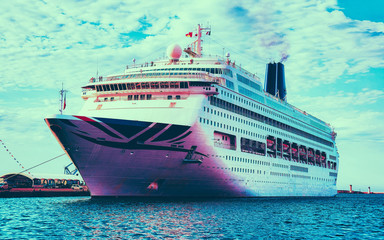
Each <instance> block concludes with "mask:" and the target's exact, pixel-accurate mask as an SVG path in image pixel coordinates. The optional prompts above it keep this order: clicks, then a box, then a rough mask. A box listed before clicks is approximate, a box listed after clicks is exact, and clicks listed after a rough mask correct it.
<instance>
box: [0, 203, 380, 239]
mask: <svg viewBox="0 0 384 240" xmlns="http://www.w3.org/2000/svg"><path fill="white" fill-rule="evenodd" d="M383 202H384V196H356V197H354V196H348V197H345V196H344V197H343V196H342V197H336V198H278V199H273V198H264V199H263V198H262V199H124V198H118V199H113V198H112V199H111V198H107V199H100V198H96V199H91V198H87V197H85V198H84V197H81V198H25V199H0V218H1V219H0V239H12V238H15V236H17V237H18V238H25V239H29V238H38V239H39V238H40V239H44V238H46V237H48V236H49V237H50V238H59V239H74V238H85V239H88V238H91V239H92V238H95V239H100V238H112V239H132V238H135V239H180V238H183V239H202V238H210V239H211V238H213V239H256V238H272V239H286V238H295V239H313V238H315V239H316V238H317V239H324V238H336V239H345V238H355V239H361V238H371V239H380V238H381V237H382V230H383V227H384V225H383V222H384V218H383V217H382V216H384V205H383Z"/></svg>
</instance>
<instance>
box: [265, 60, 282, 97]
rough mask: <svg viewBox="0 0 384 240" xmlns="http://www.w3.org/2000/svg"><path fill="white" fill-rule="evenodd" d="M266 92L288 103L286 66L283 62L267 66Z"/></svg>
mask: <svg viewBox="0 0 384 240" xmlns="http://www.w3.org/2000/svg"><path fill="white" fill-rule="evenodd" d="M264 90H265V91H266V92H267V93H269V94H271V95H273V96H276V97H278V98H280V99H281V100H283V101H286V97H287V88H286V87H285V76H284V65H283V64H282V63H281V62H279V63H268V64H267V70H266V75H265V84H264Z"/></svg>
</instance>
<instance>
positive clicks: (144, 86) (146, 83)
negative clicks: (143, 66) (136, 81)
mask: <svg viewBox="0 0 384 240" xmlns="http://www.w3.org/2000/svg"><path fill="white" fill-rule="evenodd" d="M148 88H149V83H148V82H143V83H141V89H148Z"/></svg>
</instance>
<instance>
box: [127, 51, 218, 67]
mask: <svg viewBox="0 0 384 240" xmlns="http://www.w3.org/2000/svg"><path fill="white" fill-rule="evenodd" d="M204 57H211V58H215V59H216V58H217V60H213V59H204V58H182V59H180V60H179V61H174V62H172V65H198V64H204V63H207V64H212V63H215V62H217V64H219V63H220V62H221V63H222V64H224V58H223V57H222V56H219V55H213V54H209V55H204ZM191 59H192V60H193V61H191ZM169 63H170V61H169V58H168V57H162V58H158V59H157V60H155V61H151V62H144V63H134V64H128V65H126V69H138V68H145V67H155V66H165V65H169Z"/></svg>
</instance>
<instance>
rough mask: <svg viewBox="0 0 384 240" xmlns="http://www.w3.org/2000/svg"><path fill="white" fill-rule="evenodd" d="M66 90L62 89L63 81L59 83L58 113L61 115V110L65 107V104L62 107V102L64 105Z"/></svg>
mask: <svg viewBox="0 0 384 240" xmlns="http://www.w3.org/2000/svg"><path fill="white" fill-rule="evenodd" d="M66 92H67V90H64V83H61V90H60V91H59V93H60V110H59V111H60V115H63V110H64V109H65V106H64V109H63V104H64V105H65V100H63V99H64V94H65V93H66Z"/></svg>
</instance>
